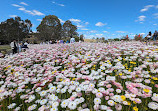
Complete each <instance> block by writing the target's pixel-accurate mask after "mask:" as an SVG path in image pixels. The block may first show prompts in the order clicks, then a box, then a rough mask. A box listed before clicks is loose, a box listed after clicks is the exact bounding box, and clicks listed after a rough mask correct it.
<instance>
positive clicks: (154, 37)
mask: <svg viewBox="0 0 158 111" xmlns="http://www.w3.org/2000/svg"><path fill="white" fill-rule="evenodd" d="M157 35H158V32H157V30H155V32H154V35H153V40H154V41H155V40H156V38H157Z"/></svg>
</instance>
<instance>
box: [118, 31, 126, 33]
mask: <svg viewBox="0 0 158 111" xmlns="http://www.w3.org/2000/svg"><path fill="white" fill-rule="evenodd" d="M116 32H117V33H122V34H123V33H126V31H116Z"/></svg>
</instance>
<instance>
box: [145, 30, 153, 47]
mask: <svg viewBox="0 0 158 111" xmlns="http://www.w3.org/2000/svg"><path fill="white" fill-rule="evenodd" d="M146 37H147V40H146V45H147V44H148V43H149V45H150V39H151V38H152V33H151V31H150V32H149V34H148V35H147V36H146Z"/></svg>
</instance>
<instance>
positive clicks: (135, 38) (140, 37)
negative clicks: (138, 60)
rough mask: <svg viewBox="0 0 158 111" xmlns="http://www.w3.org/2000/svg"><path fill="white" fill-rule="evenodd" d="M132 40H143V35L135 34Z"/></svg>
mask: <svg viewBox="0 0 158 111" xmlns="http://www.w3.org/2000/svg"><path fill="white" fill-rule="evenodd" d="M134 40H136V41H140V40H143V36H142V35H140V36H138V35H135V37H134Z"/></svg>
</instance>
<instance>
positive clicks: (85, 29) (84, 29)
mask: <svg viewBox="0 0 158 111" xmlns="http://www.w3.org/2000/svg"><path fill="white" fill-rule="evenodd" d="M81 30H89V29H86V28H83V29H81Z"/></svg>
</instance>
